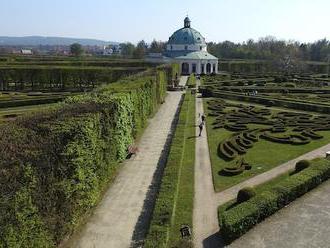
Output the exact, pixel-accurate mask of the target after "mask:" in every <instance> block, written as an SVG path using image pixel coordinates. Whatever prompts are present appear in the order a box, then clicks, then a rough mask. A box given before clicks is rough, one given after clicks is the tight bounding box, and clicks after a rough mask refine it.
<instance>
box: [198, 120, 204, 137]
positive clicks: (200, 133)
mask: <svg viewBox="0 0 330 248" xmlns="http://www.w3.org/2000/svg"><path fill="white" fill-rule="evenodd" d="M198 127H199V137H201V136H202V132H203V127H204V123H203V122H201V123H200V124H199V125H198Z"/></svg>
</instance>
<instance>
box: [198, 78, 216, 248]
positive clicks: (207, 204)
mask: <svg viewBox="0 0 330 248" xmlns="http://www.w3.org/2000/svg"><path fill="white" fill-rule="evenodd" d="M199 83H200V82H199V81H197V85H199ZM200 113H204V110H203V99H202V98H199V97H197V99H196V117H197V116H199V114H200ZM199 122H200V120H198V119H197V120H196V137H197V136H198V134H199V128H198V125H199ZM211 168H212V167H211V161H210V155H209V148H208V143H207V131H206V129H204V130H203V132H202V136H201V137H197V138H196V153H195V198H194V212H193V231H194V246H195V248H199V247H219V246H220V245H221V243H220V241H219V239H218V238H217V237H218V235H217V232H218V230H219V224H218V217H217V207H218V203H217V202H216V201H215V197H214V196H215V193H214V187H213V180H212V169H211Z"/></svg>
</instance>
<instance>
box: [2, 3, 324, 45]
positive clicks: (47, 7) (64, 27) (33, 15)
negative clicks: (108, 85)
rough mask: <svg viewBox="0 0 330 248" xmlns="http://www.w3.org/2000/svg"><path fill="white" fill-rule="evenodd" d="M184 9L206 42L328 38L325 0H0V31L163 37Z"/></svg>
mask: <svg viewBox="0 0 330 248" xmlns="http://www.w3.org/2000/svg"><path fill="white" fill-rule="evenodd" d="M187 13H188V14H189V17H190V18H191V20H192V26H193V27H194V28H196V29H197V30H199V31H200V32H201V33H202V35H203V36H205V37H206V40H207V41H216V42H217V41H223V40H232V41H245V40H247V39H249V38H252V39H258V38H259V37H264V36H267V35H272V36H276V37H277V38H280V39H286V40H289V39H294V40H298V41H314V40H317V39H321V38H328V39H330V1H329V0H206V1H197V0H166V1H165V0H116V1H114V0H0V23H1V24H0V36H26V35H44V36H66V37H79V38H96V39H103V40H111V41H120V42H122V41H131V42H137V41H138V40H141V39H145V40H146V41H148V42H150V41H151V40H152V39H154V38H155V39H157V40H164V41H165V40H167V39H168V37H169V36H170V35H171V34H172V33H173V32H174V31H175V30H176V29H178V28H180V27H182V25H183V18H184V17H185V16H186V14H187Z"/></svg>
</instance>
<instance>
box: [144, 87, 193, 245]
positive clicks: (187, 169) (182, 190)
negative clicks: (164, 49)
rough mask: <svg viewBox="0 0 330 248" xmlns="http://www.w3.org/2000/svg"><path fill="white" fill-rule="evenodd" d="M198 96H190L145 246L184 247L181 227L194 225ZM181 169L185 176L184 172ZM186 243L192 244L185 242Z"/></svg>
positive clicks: (181, 112) (181, 113)
mask: <svg viewBox="0 0 330 248" xmlns="http://www.w3.org/2000/svg"><path fill="white" fill-rule="evenodd" d="M194 103H195V101H194V96H191V94H189V93H188V94H186V95H185V98H184V101H183V104H182V106H181V110H180V116H179V120H178V123H177V127H176V131H175V134H174V137H173V140H172V144H171V149H170V153H169V156H168V161H167V164H166V167H165V170H164V174H163V177H162V182H161V187H160V190H159V192H158V197H157V200H156V204H155V208H154V211H153V216H152V220H151V223H150V228H149V232H148V235H147V238H146V240H145V244H144V247H146V248H147V247H150V248H151V247H152V248H153V247H181V246H177V242H178V239H179V238H180V235H179V229H180V225H182V224H188V225H190V226H191V225H192V209H193V192H194V180H193V177H194V176H193V171H194V170H193V168H194V156H192V155H191V154H194V149H195V141H194V139H188V137H190V136H193V135H195V128H194V125H193V123H194V121H195V118H194V117H195V107H194ZM180 170H181V173H180ZM184 242H188V243H189V241H187V240H185V241H184Z"/></svg>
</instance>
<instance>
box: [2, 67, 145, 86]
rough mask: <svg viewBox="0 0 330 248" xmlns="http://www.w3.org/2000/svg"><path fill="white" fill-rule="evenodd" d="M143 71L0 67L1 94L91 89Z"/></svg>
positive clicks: (128, 69) (138, 68)
mask: <svg viewBox="0 0 330 248" xmlns="http://www.w3.org/2000/svg"><path fill="white" fill-rule="evenodd" d="M146 69H147V68H145V67H132V68H129V67H127V68H125V67H123V68H111V67H110V68H109V67H69V66H57V67H56V66H52V67H47V66H8V67H0V90H3V91H7V90H15V91H16V90H21V91H24V90H25V91H27V90H30V91H35V90H42V91H45V90H60V91H61V90H62V91H65V90H71V91H84V90H86V89H87V90H89V89H94V88H96V87H97V86H99V85H101V84H105V83H112V82H115V81H116V80H118V79H120V78H122V77H124V76H128V75H132V74H135V73H138V72H142V71H145V70H146Z"/></svg>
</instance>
